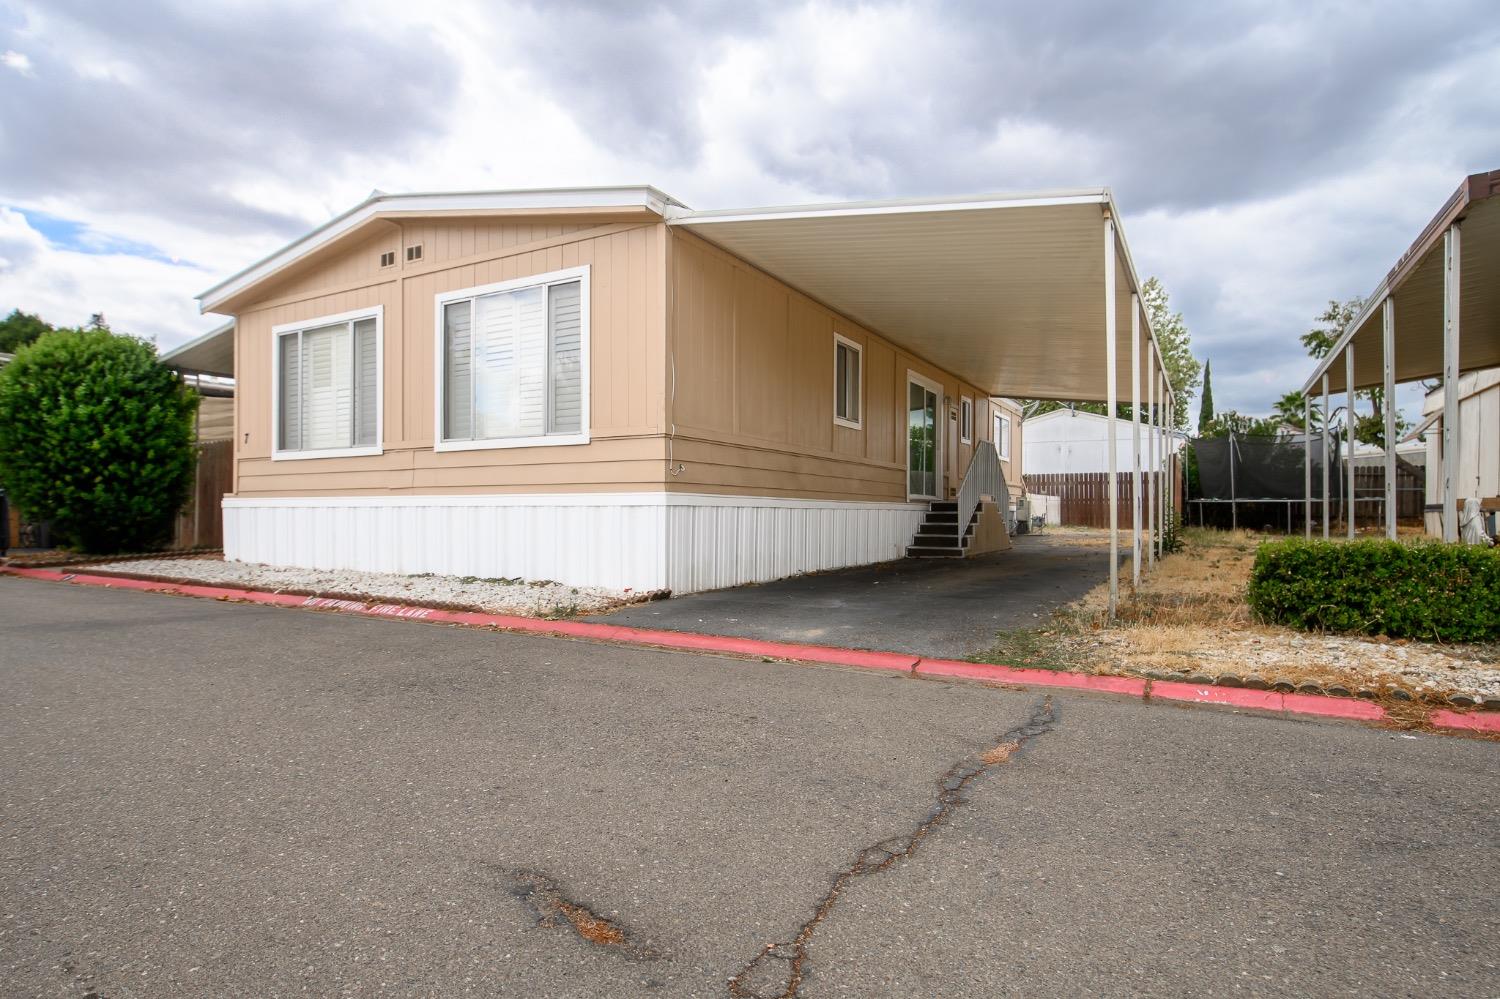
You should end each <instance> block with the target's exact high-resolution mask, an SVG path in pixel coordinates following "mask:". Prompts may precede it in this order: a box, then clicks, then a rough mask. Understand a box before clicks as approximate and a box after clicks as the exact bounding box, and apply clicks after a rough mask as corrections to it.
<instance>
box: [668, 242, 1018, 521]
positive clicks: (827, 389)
mask: <svg viewBox="0 0 1500 999" xmlns="http://www.w3.org/2000/svg"><path fill="white" fill-rule="evenodd" d="M670 260H671V271H670V274H671V285H670V288H669V290H670V292H671V304H670V305H669V307H668V315H669V316H670V317H671V320H670V333H669V337H670V352H671V356H672V359H673V361H674V362H675V368H676V375H677V380H676V391H675V394H674V395H673V397H672V398H671V399H670V400H669V402H668V415H669V421H670V423H671V424H672V425H673V427H674V438H673V442H672V448H673V454H674V461H677V462H681V463H682V464H683V466H684V467H683V469H682V471H681V473H680V474H679V475H676V476H673V477H672V478H671V480H670V481H669V482H668V486H669V487H670V488H671V489H674V490H679V491H686V492H707V493H748V494H751V495H764V496H794V497H805V498H812V499H839V500H872V499H875V500H890V501H901V500H904V499H905V498H906V438H905V432H906V383H907V372H908V371H909V370H910V371H915V372H917V373H918V374H921V375H923V376H925V377H927V378H929V379H931V380H933V381H935V382H937V383H939V384H940V385H941V386H942V387H943V394H944V396H945V397H946V399H947V404H948V405H949V406H952V407H953V408H954V409H955V410H956V408H957V407H958V405H959V402H958V400H959V398H960V396H961V395H968V396H969V397H970V398H972V399H973V400H974V401H975V413H976V430H977V432H978V435H979V439H981V440H988V439H989V437H990V435H991V431H990V430H989V429H988V422H989V421H988V416H987V414H988V410H986V409H984V408H983V406H987V405H988V401H987V400H986V398H985V396H984V394H983V393H982V392H980V391H979V390H977V389H976V388H975V387H974V386H972V385H969V384H967V383H964V382H962V381H961V380H960V379H959V378H958V377H956V376H955V375H953V374H952V373H951V372H947V371H944V370H942V369H940V368H937V367H935V366H933V365H931V364H928V363H927V362H926V361H924V360H922V359H921V358H918V357H916V356H914V355H912V354H911V353H909V352H907V351H904V350H902V349H900V348H899V347H897V346H895V345H894V344H892V343H891V342H889V341H888V340H886V339H884V338H883V337H881V336H879V335H877V334H876V333H874V332H872V331H870V330H867V329H864V328H863V327H861V326H859V325H858V324H857V323H854V322H851V321H850V320H848V319H847V318H845V317H843V316H840V315H838V314H837V313H834V312H833V311H831V310H829V309H827V308H825V307H824V306H822V305H821V304H819V303H818V302H816V301H814V300H812V299H810V298H808V297H807V296H805V295H803V294H801V293H799V292H797V291H796V290H795V289H793V288H791V287H789V286H787V285H786V284H783V283H782V282H780V281H778V280H776V279H774V278H772V277H770V276H768V275H766V274H764V273H762V272H761V271H758V270H756V269H755V268H753V267H751V266H749V265H748V264H746V263H744V262H743V261H741V260H739V259H737V258H735V257H733V256H732V255H730V254H728V253H725V252H723V251H722V250H720V249H718V248H717V247H714V246H712V245H711V244H709V243H707V242H706V241H704V240H702V239H700V238H698V237H696V236H693V235H690V234H687V233H683V232H681V231H678V230H674V231H673V232H672V233H671V250H670ZM835 332H837V333H838V334H839V335H841V336H844V337H846V338H848V339H849V340H852V341H854V342H855V343H857V344H859V345H860V346H861V348H862V361H863V372H864V376H863V391H864V400H863V413H862V417H863V421H862V423H863V425H862V426H861V427H860V428H859V429H857V430H856V429H851V428H848V427H842V426H838V425H836V424H835V423H834V422H833V345H834V338H833V337H834V333H835ZM947 412H948V408H947V406H944V407H942V418H943V420H942V422H943V426H942V432H943V433H944V435H945V438H946V437H947V436H951V438H952V441H953V442H954V444H955V445H956V443H957V441H958V430H957V425H956V424H954V423H950V422H949V420H948V419H947ZM981 414H984V417H985V418H984V420H983V422H981V421H980V419H979V417H980V415H981ZM946 443H947V441H946V439H945V445H946ZM971 454H972V446H970V445H963V446H962V447H961V448H959V447H956V446H955V447H951V448H950V447H946V446H945V448H944V467H945V468H946V469H947V470H948V473H949V474H948V485H949V486H950V487H952V488H956V487H957V484H958V476H960V475H961V474H962V473H963V471H964V469H965V468H967V464H968V460H969V457H970V455H971Z"/></svg>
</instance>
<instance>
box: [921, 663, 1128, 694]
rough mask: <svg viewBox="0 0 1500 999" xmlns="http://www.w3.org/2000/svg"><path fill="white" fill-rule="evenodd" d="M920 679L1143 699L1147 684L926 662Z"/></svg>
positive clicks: (1114, 678)
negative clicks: (940, 678)
mask: <svg viewBox="0 0 1500 999" xmlns="http://www.w3.org/2000/svg"><path fill="white" fill-rule="evenodd" d="M917 675H918V676H956V677H963V678H964V679H967V680H986V681H989V682H990V683H1013V684H1016V685H1017V686H1025V687H1068V688H1071V689H1075V690H1102V691H1105V692H1107V693H1111V694H1129V695H1130V696H1132V697H1144V696H1145V694H1146V681H1145V680H1137V679H1135V678H1133V677H1128V676H1092V675H1090V674H1088V673H1064V672H1061V671H1058V670H1050V669H1025V668H1023V667H1019V666H995V665H991V664H988V663H969V662H963V661H962V660H958V659H923V660H921V661H920V662H918V663H917Z"/></svg>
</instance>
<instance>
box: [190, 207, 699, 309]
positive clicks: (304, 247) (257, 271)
mask: <svg viewBox="0 0 1500 999" xmlns="http://www.w3.org/2000/svg"><path fill="white" fill-rule="evenodd" d="M677 205H679V203H678V202H677V201H676V199H674V198H672V197H671V196H670V195H667V194H664V193H662V192H661V191H658V190H657V189H656V188H654V187H651V186H649V185H640V186H636V187H581V188H544V189H538V190H530V191H457V192H449V193H417V194H386V193H385V192H383V191H375V192H373V193H371V195H370V196H369V197H368V198H366V199H365V200H364V201H361V202H360V203H359V204H357V205H355V206H354V207H353V208H351V209H349V210H348V211H346V212H344V213H343V214H341V215H336V216H334V217H333V218H332V219H330V220H329V221H327V222H325V223H323V224H322V225H321V226H318V227H317V228H316V229H314V230H312V231H311V232H309V233H308V234H307V235H305V236H303V237H301V238H300V239H296V240H294V241H292V242H291V243H288V244H287V245H286V246H284V247H282V248H281V249H280V250H277V251H276V252H275V253H273V254H271V255H270V256H268V257H264V258H262V259H261V260H258V261H256V262H255V263H253V264H251V265H250V266H249V267H247V268H245V269H244V270H242V271H240V272H239V273H237V274H235V275H233V276H231V277H228V278H226V279H224V280H223V281H220V282H219V283H218V284H216V285H214V286H213V287H212V288H209V289H208V290H207V291H204V292H202V293H201V294H199V295H198V296H197V300H198V311H199V312H213V311H215V309H216V308H217V307H218V306H219V305H221V304H222V303H223V302H224V301H225V300H226V299H229V298H232V297H233V296H235V295H237V294H239V293H240V292H242V291H244V290H245V289H246V288H249V287H250V286H251V285H254V284H256V283H257V282H259V281H262V280H264V279H266V278H268V277H270V276H271V275H273V274H275V273H276V272H277V271H280V270H281V269H282V268H284V267H286V266H288V265H289V264H291V263H293V262H295V261H296V260H298V259H300V258H302V257H305V256H307V255H308V254H309V253H312V252H313V251H314V250H317V249H318V248H319V247H322V246H325V245H327V244H328V243H331V242H333V241H334V240H336V239H338V238H339V237H340V236H343V235H344V234H345V233H349V232H352V231H354V230H355V229H357V228H359V227H360V226H361V225H363V224H364V223H365V222H367V221H369V220H370V219H372V218H374V217H375V216H377V215H380V214H382V213H455V212H456V213H462V212H483V211H499V210H513V211H523V210H527V209H535V210H540V211H546V210H550V209H559V208H637V207H639V208H644V209H646V210H647V211H650V212H654V213H655V214H657V215H662V216H665V214H666V212H667V211H668V209H669V208H670V207H671V206H677Z"/></svg>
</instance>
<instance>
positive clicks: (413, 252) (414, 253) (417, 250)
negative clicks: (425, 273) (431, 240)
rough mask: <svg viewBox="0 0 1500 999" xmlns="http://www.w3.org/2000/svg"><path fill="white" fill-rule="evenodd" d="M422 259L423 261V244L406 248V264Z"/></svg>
mask: <svg viewBox="0 0 1500 999" xmlns="http://www.w3.org/2000/svg"><path fill="white" fill-rule="evenodd" d="M421 259H422V244H421V243H413V244H412V245H411V246H408V247H407V248H406V262H407V263H411V262H412V261H413V260H421Z"/></svg>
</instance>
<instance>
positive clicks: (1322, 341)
mask: <svg viewBox="0 0 1500 999" xmlns="http://www.w3.org/2000/svg"><path fill="white" fill-rule="evenodd" d="M1364 306H1365V302H1364V299H1362V298H1351V299H1349V300H1348V301H1345V302H1340V301H1338V300H1337V299H1329V301H1328V308H1326V309H1324V310H1323V314H1322V315H1320V316H1319V317H1318V318H1317V320H1316V322H1317V325H1316V326H1314V327H1313V328H1312V329H1310V330H1308V331H1307V332H1306V333H1304V334H1302V338H1301V339H1302V346H1304V347H1306V348H1307V352H1308V353H1309V354H1311V355H1312V356H1313V357H1317V358H1322V357H1327V356H1328V352H1329V351H1331V350H1333V346H1334V344H1336V343H1337V342H1338V339H1339V337H1340V336H1342V335H1343V333H1344V330H1346V329H1348V328H1349V324H1350V323H1352V322H1354V320H1355V319H1357V318H1359V313H1360V311H1361V310H1362V309H1363V308H1364ZM1298 394H1299V395H1300V393H1298ZM1354 398H1355V400H1356V401H1355V409H1356V410H1358V409H1359V408H1360V407H1359V400H1361V399H1362V400H1364V401H1366V402H1368V403H1369V404H1370V409H1371V410H1372V412H1368V413H1356V414H1355V417H1354V439H1355V440H1357V441H1359V442H1360V443H1362V444H1373V445H1375V446H1376V447H1379V448H1384V447H1385V389H1383V388H1369V389H1361V390H1359V391H1356V392H1355V393H1354ZM1316 408H1317V407H1316V406H1315V407H1314V410H1316ZM1298 425H1299V426H1300V425H1301V424H1300V422H1299V424H1298ZM1410 429H1411V423H1409V422H1408V421H1407V419H1406V417H1404V416H1402V415H1401V413H1400V411H1397V413H1396V434H1397V436H1398V437H1400V436H1401V435H1403V434H1405V433H1406V432H1407V431H1408V430H1410Z"/></svg>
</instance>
